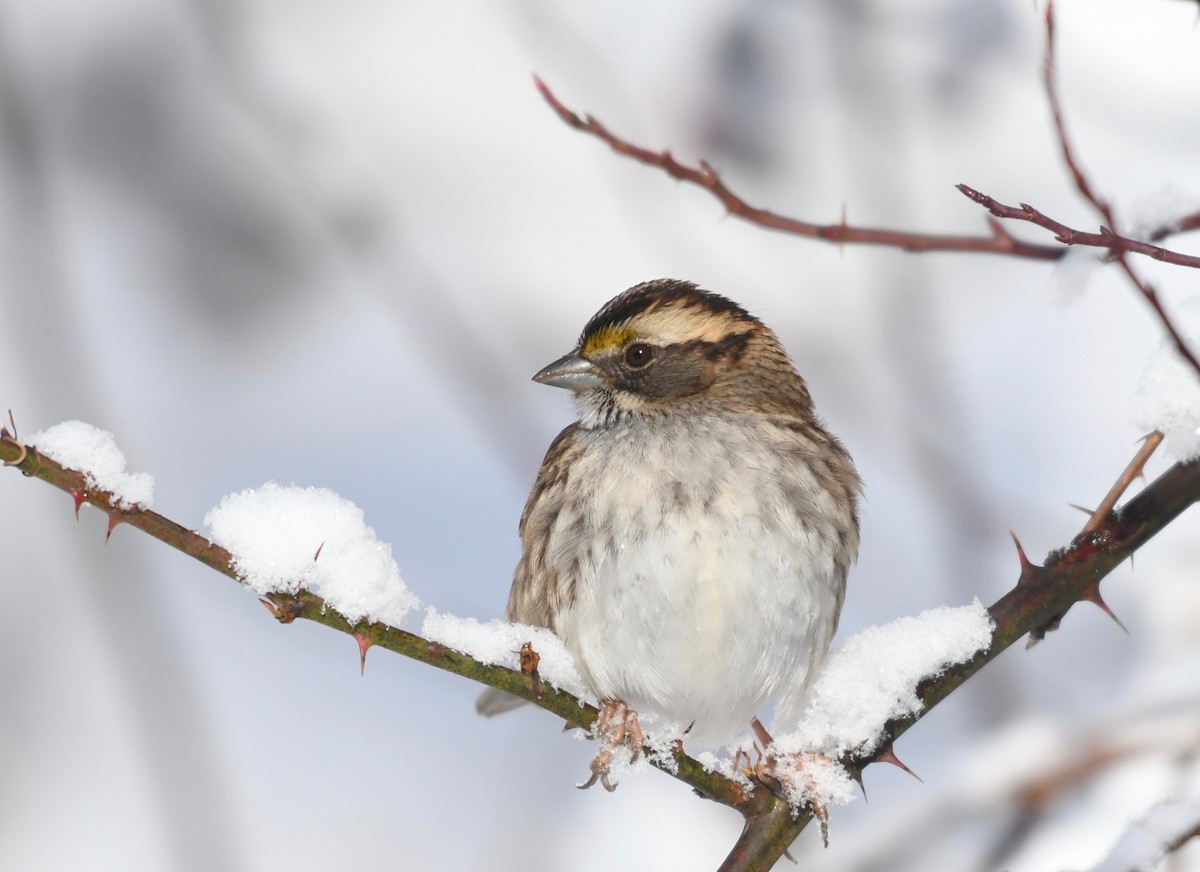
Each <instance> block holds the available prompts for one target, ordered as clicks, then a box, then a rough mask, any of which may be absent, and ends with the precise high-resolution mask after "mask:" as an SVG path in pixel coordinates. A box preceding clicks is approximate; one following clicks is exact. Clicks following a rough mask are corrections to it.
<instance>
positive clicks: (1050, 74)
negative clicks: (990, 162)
mask: <svg viewBox="0 0 1200 872" xmlns="http://www.w3.org/2000/svg"><path fill="white" fill-rule="evenodd" d="M1054 66H1055V54H1054V3H1053V2H1049V3H1047V4H1046V56H1045V59H1044V61H1043V64H1042V71H1043V74H1044V75H1043V78H1044V83H1045V86H1046V98H1047V100H1048V101H1049V103H1050V114H1051V115H1052V116H1053V118H1054V131H1055V133H1056V134H1057V135H1058V144H1059V150H1060V151H1061V152H1062V156H1063V160H1064V161H1065V162H1066V164H1067V169H1068V170H1070V172H1071V178H1072V179H1073V180H1074V182H1075V187H1076V189H1078V191H1079V193H1080V194H1081V195H1083V198H1084V199H1085V200H1087V201H1088V202H1089V203H1091V204H1092V206H1093V207H1094V208H1095V209H1096V211H1097V212H1098V213H1099V214H1100V217H1101V218H1102V219H1104V223H1105V225H1106V226H1105V227H1101V228H1100V230H1101V233H1104V232H1108V233H1109V234H1111V235H1112V236H1113V238H1114V239H1115V238H1117V236H1116V233H1117V219H1116V216H1115V215H1114V214H1113V209H1112V206H1111V205H1109V203H1108V201H1106V200H1103V199H1101V198H1100V196H1099V195H1098V194H1097V193H1096V191H1095V190H1094V189H1093V188H1092V185H1091V183H1090V182H1089V181H1088V178H1087V175H1086V174H1085V173H1084V172H1083V168H1082V167H1081V166H1080V164H1079V161H1078V160H1077V159H1076V157H1075V151H1074V149H1073V148H1072V147H1071V142H1070V139H1069V138H1068V137H1067V127H1066V123H1065V122H1064V121H1063V113H1062V104H1061V102H1060V100H1059V95H1058V86H1057V84H1056V83H1055V79H1054ZM1127 250H1132V249H1127V248H1126V247H1125V246H1124V245H1115V246H1109V251H1111V252H1112V256H1113V258H1114V259H1115V260H1116V262H1117V264H1118V265H1119V266H1120V267H1121V271H1122V272H1124V273H1125V276H1126V277H1127V278H1128V279H1129V281H1130V282H1131V283H1132V284H1133V286H1134V287H1135V288H1137V290H1138V292H1139V293H1140V294H1141V295H1142V297H1143V298H1145V300H1146V302H1147V303H1149V304H1150V307H1151V308H1152V309H1153V310H1154V313H1155V314H1156V315H1157V316H1158V320H1159V321H1161V322H1162V325H1163V327H1164V328H1165V329H1166V331H1167V333H1168V334H1169V335H1170V337H1171V341H1172V342H1174V343H1175V348H1176V349H1177V350H1178V351H1179V353H1180V354H1181V355H1183V358H1184V359H1185V360H1186V361H1187V362H1188V363H1189V364H1190V365H1191V367H1192V369H1194V370H1195V371H1196V374H1197V375H1200V359H1197V358H1196V355H1195V354H1193V353H1192V350H1191V349H1190V348H1188V346H1187V343H1186V342H1184V341H1183V337H1182V336H1181V335H1180V333H1179V331H1178V330H1177V329H1176V327H1175V324H1174V323H1173V322H1172V321H1171V319H1170V317H1169V316H1168V315H1167V312H1166V310H1165V309H1164V308H1163V305H1162V301H1160V300H1159V298H1158V293H1157V292H1156V291H1155V290H1154V287H1153V286H1152V285H1151V284H1150V283H1149V282H1147V281H1145V280H1144V279H1143V278H1142V277H1141V276H1139V275H1138V274H1137V273H1136V272H1135V271H1134V269H1133V266H1132V265H1131V264H1130V263H1129V258H1127V257H1126V256H1125V252H1126V251H1127Z"/></svg>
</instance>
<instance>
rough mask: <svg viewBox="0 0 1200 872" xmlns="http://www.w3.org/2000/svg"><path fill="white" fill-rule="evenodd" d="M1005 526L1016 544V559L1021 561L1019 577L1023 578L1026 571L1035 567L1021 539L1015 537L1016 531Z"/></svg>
mask: <svg viewBox="0 0 1200 872" xmlns="http://www.w3.org/2000/svg"><path fill="white" fill-rule="evenodd" d="M1005 527H1007V528H1008V535H1010V536H1012V540H1013V544H1014V545H1016V546H1017V559H1018V560H1020V561H1021V579H1024V578H1025V573H1026V572H1032V571H1033V570H1034V569H1036V568H1037V567H1035V566H1034V565H1033V562H1032V561H1031V560H1030V559H1029V556H1028V555H1027V554H1026V553H1025V549H1024V547H1022V545H1021V540H1020V539H1018V538H1017V531H1016V530H1014V529H1013V528H1012V527H1008V525H1007V524H1005ZM1018 583H1019V582H1018Z"/></svg>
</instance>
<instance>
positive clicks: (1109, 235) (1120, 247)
mask: <svg viewBox="0 0 1200 872" xmlns="http://www.w3.org/2000/svg"><path fill="white" fill-rule="evenodd" d="M954 187H956V188H957V189H958V190H959V191H960V192H961V193H962V194H963V195H964V196H966V197H968V198H969V199H970V200H971V201H973V202H975V203H978V204H979V205H980V206H982V207H983V208H985V209H987V210H988V211H989V212H990V213H992V214H993V215H995V216H996V217H997V218H1006V219H1012V220H1015V221H1028V222H1029V223H1030V224H1036V225H1037V226H1038V227H1042V228H1045V229H1046V230H1049V231H1050V232H1051V233H1053V234H1054V238H1055V239H1056V240H1058V241H1059V242H1061V243H1063V244H1064V245H1088V246H1092V247H1093V248H1105V249H1108V251H1110V252H1111V253H1112V256H1113V259H1114V260H1119V259H1120V258H1121V255H1122V254H1124V253H1126V252H1129V253H1132V254H1141V255H1145V256H1146V257H1149V258H1153V259H1154V260H1159V261H1162V262H1163V263H1169V264H1172V265H1174V266H1186V267H1190V268H1191V269H1200V256H1196V255H1194V254H1183V253H1181V252H1178V251H1172V250H1171V249H1169V248H1162V247H1161V246H1158V245H1151V244H1150V243H1149V242H1142V241H1140V240H1137V239H1130V238H1129V237H1128V236H1120V235H1118V234H1117V233H1114V232H1113V231H1112V229H1111V228H1110V227H1106V226H1101V227H1100V231H1099V232H1098V233H1089V232H1088V231H1086V230H1076V229H1075V228H1073V227H1068V226H1067V225H1066V224H1063V223H1062V222H1061V221H1056V220H1055V219H1053V218H1051V217H1050V216H1049V215H1047V214H1046V213H1045V212H1042V211H1041V210H1040V209H1038V208H1037V207H1035V206H1030V205H1029V204H1028V203H1019V204H1018V205H1016V206H1007V205H1005V204H1004V203H1001V202H1000V201H999V200H997V199H996V198H995V197H991V196H988V195H987V194H985V193H983V192H982V191H977V190H975V189H974V188H972V187H970V186H969V185H955V186H954Z"/></svg>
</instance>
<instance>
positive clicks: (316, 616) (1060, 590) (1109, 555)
mask: <svg viewBox="0 0 1200 872" xmlns="http://www.w3.org/2000/svg"><path fill="white" fill-rule="evenodd" d="M0 460H3V461H4V463H5V465H9V466H15V467H16V468H18V469H20V470H21V472H23V473H24V474H25V475H28V476H33V477H36V478H40V479H42V480H43V481H46V482H48V483H49V484H52V485H54V486H55V487H57V488H59V489H61V490H63V491H66V492H67V493H69V494H71V495H72V497H73V499H74V500H75V503H76V506H78V505H80V504H82V503H85V502H87V503H91V504H93V505H95V506H96V507H97V508H99V509H100V510H101V511H103V512H105V513H106V514H107V515H108V517H109V521H110V523H109V529H110V531H111V529H112V528H113V527H115V526H116V525H118V524H122V523H123V524H128V525H129V526H131V527H136V528H137V529H139V530H142V531H143V532H145V533H147V534H149V535H150V536H153V537H154V538H156V539H159V540H160V541H162V542H165V543H166V544H168V545H170V546H171V547H173V548H176V549H177V550H179V551H182V552H183V553H185V554H189V555H191V556H192V557H195V558H196V559H197V560H199V561H200V562H202V563H204V564H205V565H206V566H209V567H211V568H212V569H215V570H216V571H217V572H219V573H221V574H222V575H225V576H228V577H229V578H233V579H235V580H237V573H236V572H235V571H234V569H233V567H232V564H231V560H232V557H231V555H230V554H229V552H228V551H226V550H225V549H224V548H221V547H220V546H218V545H215V544H213V543H212V542H209V541H208V540H207V539H205V538H204V537H203V536H200V535H199V534H197V533H195V532H193V531H191V530H188V529H186V528H184V527H182V526H181V525H179V524H177V523H175V522H174V521H171V520H170V519H168V518H165V517H163V516H162V515H159V514H158V513H157V512H151V511H145V510H141V509H129V510H125V509H121V508H120V507H119V506H117V505H116V504H115V502H114V500H113V499H112V497H111V496H110V495H109V494H107V493H105V492H103V491H98V490H91V491H89V490H87V485H86V480H85V476H84V474H83V473H81V472H78V471H75V470H72V469H67V468H64V467H63V466H61V465H60V464H58V463H55V462H54V461H52V460H50V459H49V458H47V457H44V456H42V455H41V454H39V453H38V452H37V450H36V449H34V448H31V447H28V446H24V445H22V444H21V443H19V442H18V441H17V440H16V439H15V438H14V437H13V436H12V435H11V434H10V433H9V432H8V430H7V428H0ZM1197 501H1200V462H1192V463H1187V464H1176V465H1175V466H1173V467H1171V468H1170V469H1169V470H1167V472H1166V473H1164V474H1163V475H1162V476H1161V477H1159V478H1158V479H1157V480H1156V481H1155V482H1154V483H1152V484H1150V485H1149V486H1147V487H1146V489H1145V490H1143V491H1142V492H1141V493H1140V494H1139V495H1138V496H1137V497H1135V498H1134V499H1133V500H1132V501H1130V503H1129V504H1128V505H1126V506H1125V507H1124V508H1123V509H1121V510H1120V511H1116V512H1112V513H1111V514H1109V516H1108V517H1107V518H1106V519H1105V520H1104V522H1103V523H1102V524H1101V525H1100V526H1099V527H1098V528H1097V529H1096V530H1094V531H1091V532H1087V533H1081V534H1080V535H1079V536H1077V537H1076V539H1075V541H1074V542H1072V543H1071V544H1070V546H1068V547H1067V548H1065V549H1061V550H1059V551H1055V552H1053V553H1051V554H1050V556H1049V557H1048V558H1047V561H1046V564H1045V566H1035V565H1033V564H1032V563H1030V562H1029V561H1028V560H1027V559H1026V558H1025V556H1024V552H1020V556H1021V573H1020V576H1019V578H1018V579H1017V584H1016V586H1015V587H1014V588H1013V589H1012V590H1011V591H1009V592H1008V593H1007V594H1006V595H1005V596H1004V597H1002V598H1001V599H1000V600H999V601H998V602H997V603H996V604H995V605H993V606H992V607H991V608H990V609H989V610H988V611H989V613H990V614H991V616H992V618H993V620H994V621H995V624H996V627H995V630H994V632H993V635H992V642H991V644H990V645H989V646H988V648H987V650H985V651H983V652H980V653H979V654H978V655H976V657H974V658H973V659H972V660H970V661H968V662H966V663H963V664H960V665H958V666H956V667H953V668H951V669H949V670H947V671H946V672H945V673H943V674H942V675H941V676H939V677H937V678H934V679H930V680H929V681H926V682H923V683H922V685H921V686H920V687H918V689H917V695H918V697H919V698H920V699H921V701H922V703H923V704H924V706H923V708H922V710H921V711H920V712H918V713H917V714H915V715H913V716H911V717H908V718H903V719H899V720H896V721H893V722H890V723H889V724H888V725H887V728H886V736H885V739H884V741H883V742H882V743H881V745H880V748H881V750H880V751H878V752H877V753H876V754H874V755H873V756H872V757H870V758H867V759H861V760H854V759H851V760H845V761H843V763H845V764H846V766H847V768H848V769H849V770H850V772H851V774H852V775H853V776H855V777H856V778H859V779H861V777H862V771H863V770H864V769H865V768H866V767H867V766H868V765H870V764H871V763H873V762H879V761H882V760H887V759H889V758H890V757H891V749H892V745H893V744H894V742H895V740H896V739H897V738H899V737H900V736H901V735H903V734H904V733H905V732H906V731H907V730H908V729H910V728H911V727H912V726H913V725H914V724H915V723H916V722H917V721H919V720H920V719H921V718H922V717H924V715H925V714H926V713H927V712H928V711H930V710H931V709H932V708H933V707H934V706H935V705H937V704H938V703H939V702H941V701H942V700H943V699H945V698H946V697H947V696H949V695H950V693H951V692H953V691H954V690H955V689H956V688H957V687H959V686H960V685H962V684H963V682H965V681H966V680H967V679H968V678H970V677H971V676H972V675H974V674H975V673H976V672H978V671H979V670H980V669H982V668H983V667H984V666H985V665H987V664H988V663H989V662H991V660H992V659H993V658H995V657H996V656H997V655H998V654H999V653H1000V652H1001V651H1003V650H1004V649H1006V648H1007V647H1009V646H1010V645H1012V644H1013V643H1014V642H1015V641H1017V640H1018V639H1020V638H1021V637H1022V636H1024V635H1026V634H1027V633H1033V634H1035V635H1036V634H1038V633H1040V632H1043V631H1044V628H1045V627H1047V626H1051V625H1054V624H1056V623H1057V622H1058V621H1060V620H1061V619H1062V617H1063V616H1064V615H1065V614H1066V612H1067V611H1068V610H1069V609H1070V608H1071V607H1072V606H1073V605H1074V604H1075V603H1077V602H1080V601H1084V600H1087V601H1090V602H1094V603H1096V604H1097V605H1100V606H1101V607H1104V608H1107V607H1105V606H1104V601H1103V600H1102V599H1101V597H1100V587H1099V585H1100V580H1101V579H1102V578H1104V577H1105V576H1106V575H1107V574H1108V573H1109V572H1111V571H1112V570H1113V569H1115V568H1116V567H1117V566H1118V565H1120V563H1121V562H1122V561H1124V560H1126V559H1127V558H1129V557H1130V556H1131V555H1132V554H1133V553H1134V552H1135V551H1137V549H1138V548H1140V547H1141V546H1142V545H1144V544H1145V543H1146V542H1147V541H1148V540H1149V539H1150V538H1151V537H1153V536H1154V535H1155V534H1156V533H1158V532H1159V531H1160V530H1161V529H1163V528H1164V527H1165V526H1166V525H1167V524H1169V523H1170V522H1171V521H1172V520H1174V519H1175V518H1176V517H1177V516H1178V515H1179V514H1180V513H1182V512H1183V511H1184V510H1185V509H1186V508H1187V507H1188V506H1190V505H1192V503H1195V502H1197ZM268 605H269V608H270V609H271V611H272V613H273V614H274V615H275V617H276V618H277V619H278V620H279V621H280V622H281V623H291V622H292V621H294V620H295V619H296V618H304V619H306V620H311V621H315V622H317V623H320V624H324V625H326V626H328V627H331V628H333V629H335V630H338V631H340V632H342V633H346V634H348V635H351V636H354V637H355V639H356V640H357V641H358V643H359V646H360V648H365V647H369V646H370V645H378V646H379V647H381V648H386V649H388V650H390V651H394V652H396V653H397V654H402V655H404V656H405V657H410V658H412V659H414V660H418V661H420V662H422V663H428V664H429V665H431V666H436V667H437V668H439V669H443V670H446V671H447V672H453V673H455V674H456V675H462V676H464V677H466V678H470V679H472V680H474V681H478V682H480V683H482V684H486V685H489V686H491V687H497V688H500V689H501V690H504V691H507V692H508V693H511V694H513V695H515V696H519V697H520V698H522V699H525V700H528V701H529V702H531V703H533V704H534V705H537V706H539V707H541V708H543V709H546V710H547V711H550V712H553V713H554V714H556V715H558V716H559V717H562V718H563V719H565V720H566V721H568V722H570V723H572V724H574V725H577V726H580V727H584V728H590V727H591V726H592V724H593V723H594V722H595V719H596V717H597V711H596V709H595V708H593V707H591V706H582V705H580V703H579V700H578V699H576V698H575V697H574V696H572V695H571V694H568V693H563V692H561V691H556V690H554V689H553V688H550V687H546V686H545V685H542V686H540V687H538V688H536V689H535V688H534V686H533V682H532V680H531V677H530V676H526V675H523V674H522V673H520V672H517V671H514V670H511V669H506V668H504V667H500V666H484V665H483V664H481V663H479V662H477V661H475V660H473V659H472V658H470V657H467V656H465V655H463V654H458V653H456V652H454V651H452V650H450V649H448V648H446V647H445V646H442V645H438V644H435V643H432V642H430V641H428V640H427V639H423V638H421V637H420V636H417V635H414V634H412V633H408V632H405V631H403V630H398V629H396V628H394V627H389V626H386V625H384V624H379V623H360V624H358V625H351V624H350V622H349V621H347V620H346V619H345V618H344V617H343V616H342V615H340V614H339V613H338V612H336V611H334V610H333V609H331V608H329V607H328V606H326V604H325V603H324V602H323V601H322V600H321V598H320V597H318V596H315V595H313V594H311V593H308V592H304V591H302V592H300V593H298V594H295V595H284V594H272V595H271V597H269V603H268ZM673 762H674V764H675V765H676V766H677V767H678V772H677V773H671V774H673V775H674V776H675V777H676V778H678V779H679V780H680V781H683V782H684V783H685V784H688V785H689V786H691V787H692V788H694V789H695V790H697V791H698V792H699V793H700V794H701V795H703V796H705V797H707V798H709V799H712V800H714V801H716V802H720V803H722V804H723V805H728V806H730V807H731V808H735V809H737V810H738V812H740V813H741V814H742V816H743V817H744V818H745V822H746V823H745V827H744V829H743V831H742V835H741V837H740V838H739V839H738V842H737V844H736V845H735V846H734V848H733V850H732V852H731V853H730V854H729V856H728V858H727V859H726V861H725V863H724V864H723V865H722V867H721V869H722V870H724V872H740V870H757V869H763V870H765V869H769V868H771V866H772V865H773V864H774V863H775V861H776V860H778V859H779V857H780V856H782V855H783V853H784V852H785V851H786V850H787V847H788V846H789V845H790V844H791V843H792V842H793V841H794V840H795V838H796V836H797V835H799V833H800V832H801V831H802V830H803V829H804V827H805V826H807V824H808V822H809V821H810V820H811V817H812V816H811V814H810V813H809V812H807V811H806V812H804V813H802V814H800V815H797V816H793V813H792V810H791V809H790V808H789V807H788V805H787V803H786V802H784V801H782V800H780V799H778V798H777V797H775V795H774V794H772V793H771V792H770V791H768V790H763V789H760V790H756V791H753V792H748V791H746V790H745V788H744V787H743V786H742V785H741V784H739V783H737V782H735V781H732V780H730V779H728V778H725V777H723V776H721V775H719V774H717V773H713V772H706V771H704V769H703V767H702V766H701V765H700V764H699V763H698V762H697V761H695V760H693V759H692V758H690V757H688V756H686V755H685V754H683V753H682V752H681V751H680V752H676V753H675V754H674V755H673ZM653 765H655V766H658V768H660V769H663V770H664V771H669V764H663V763H659V762H655V763H654V764H653Z"/></svg>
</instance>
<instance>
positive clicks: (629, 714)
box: [576, 699, 646, 793]
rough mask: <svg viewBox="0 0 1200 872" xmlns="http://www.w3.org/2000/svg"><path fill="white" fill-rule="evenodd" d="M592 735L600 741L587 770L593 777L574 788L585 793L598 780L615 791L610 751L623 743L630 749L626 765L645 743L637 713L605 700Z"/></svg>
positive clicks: (633, 758)
mask: <svg viewBox="0 0 1200 872" xmlns="http://www.w3.org/2000/svg"><path fill="white" fill-rule="evenodd" d="M595 734H596V737H597V738H598V739H600V741H601V742H602V744H601V746H600V750H599V751H597V752H596V756H595V757H594V758H592V762H591V764H590V767H589V768H590V769H591V770H592V776H591V777H590V778H589V779H588V780H587V781H585V782H584V783H583V784H579V785H576V786H577V787H578V788H579V789H580V790H587V789H588V788H589V787H591V786H592V785H593V784H595V783H596V782H597V781H599V782H600V784H601V785H602V786H603V787H604V789H605V790H607V791H608V792H609V793H611V792H612V791H614V790H616V789H617V782H615V781H611V780H610V779H609V775H610V774H611V767H612V758H613V752H614V751H616V750H617V748H619V747H621V745H623V744H628V745H629V748H630V756H629V762H630V763H633V762H635V761H636V760H637V759H638V757H640V756H641V754H642V745H643V744H644V743H645V741H646V737H645V735H644V734H643V733H642V727H641V724H639V723H638V716H637V712H635V711H633V710H632V709H630V708H629V706H628V705H627V704H625V703H624V702H622V701H621V700H611V699H609V700H605V701H604V703H603V704H602V705H601V706H600V717H599V718H598V719H597V721H596V728H595Z"/></svg>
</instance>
